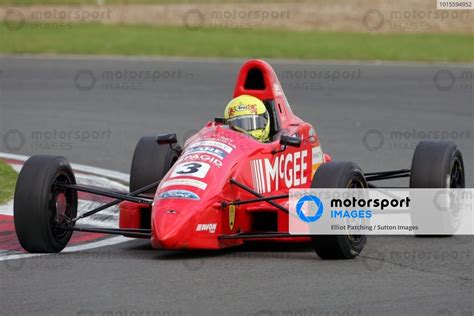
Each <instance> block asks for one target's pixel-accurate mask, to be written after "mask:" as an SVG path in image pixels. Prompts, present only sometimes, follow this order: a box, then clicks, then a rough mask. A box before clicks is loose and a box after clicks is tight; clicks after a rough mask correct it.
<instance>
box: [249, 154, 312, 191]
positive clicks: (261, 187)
mask: <svg viewBox="0 0 474 316" xmlns="http://www.w3.org/2000/svg"><path fill="white" fill-rule="evenodd" d="M307 168H308V151H307V150H303V151H297V152H295V153H288V154H282V155H278V156H276V157H275V158H274V159H272V160H270V159H269V158H263V159H256V160H252V161H250V169H251V171H252V180H253V186H254V188H255V190H256V191H257V192H259V193H265V192H272V191H273V190H279V189H280V186H283V187H284V188H292V187H294V186H299V185H303V184H306V183H307V182H308V178H307V177H306V171H307Z"/></svg>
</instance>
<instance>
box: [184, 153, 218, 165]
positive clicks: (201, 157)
mask: <svg viewBox="0 0 474 316" xmlns="http://www.w3.org/2000/svg"><path fill="white" fill-rule="evenodd" d="M185 161H186V162H201V161H204V162H208V163H210V164H212V165H214V166H216V167H217V168H220V167H222V160H220V159H219V158H216V157H212V156H209V155H206V154H189V155H186V156H184V157H182V158H181V159H180V162H185Z"/></svg>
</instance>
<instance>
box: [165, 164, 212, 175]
mask: <svg viewBox="0 0 474 316" xmlns="http://www.w3.org/2000/svg"><path fill="white" fill-rule="evenodd" d="M209 168H210V165H209V164H207V163H204V162H188V163H181V164H178V165H176V167H175V168H174V170H173V173H172V174H171V176H170V177H171V178H176V177H196V178H201V179H202V178H204V177H205V176H206V175H207V172H208V171H209Z"/></svg>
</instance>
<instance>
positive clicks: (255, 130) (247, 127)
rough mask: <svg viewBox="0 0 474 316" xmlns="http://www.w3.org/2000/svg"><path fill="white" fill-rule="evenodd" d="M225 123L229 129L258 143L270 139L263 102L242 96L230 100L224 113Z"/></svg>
mask: <svg viewBox="0 0 474 316" xmlns="http://www.w3.org/2000/svg"><path fill="white" fill-rule="evenodd" d="M224 119H225V123H226V124H227V125H229V126H230V127H231V128H233V129H235V130H237V131H239V132H243V133H245V134H247V135H250V136H252V137H253V138H255V139H256V140H258V141H260V142H267V141H269V139H270V137H269V136H270V119H269V115H268V111H267V109H266V108H265V105H264V104H263V102H262V101H261V100H260V99H258V98H256V97H253V96H251V95H247V94H243V95H241V96H239V97H237V98H234V99H232V100H231V101H230V102H229V104H227V106H226V108H225V112H224Z"/></svg>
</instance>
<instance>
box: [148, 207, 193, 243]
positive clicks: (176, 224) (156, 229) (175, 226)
mask: <svg viewBox="0 0 474 316" xmlns="http://www.w3.org/2000/svg"><path fill="white" fill-rule="evenodd" d="M179 213H180V212H179V211H178V212H177V214H176V213H174V212H171V213H170V212H160V214H159V215H158V216H154V218H153V226H152V237H151V243H152V247H153V248H159V249H184V248H186V244H187V243H186V235H187V234H186V229H187V226H189V224H188V222H187V221H186V219H184V218H182V217H181V216H179Z"/></svg>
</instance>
